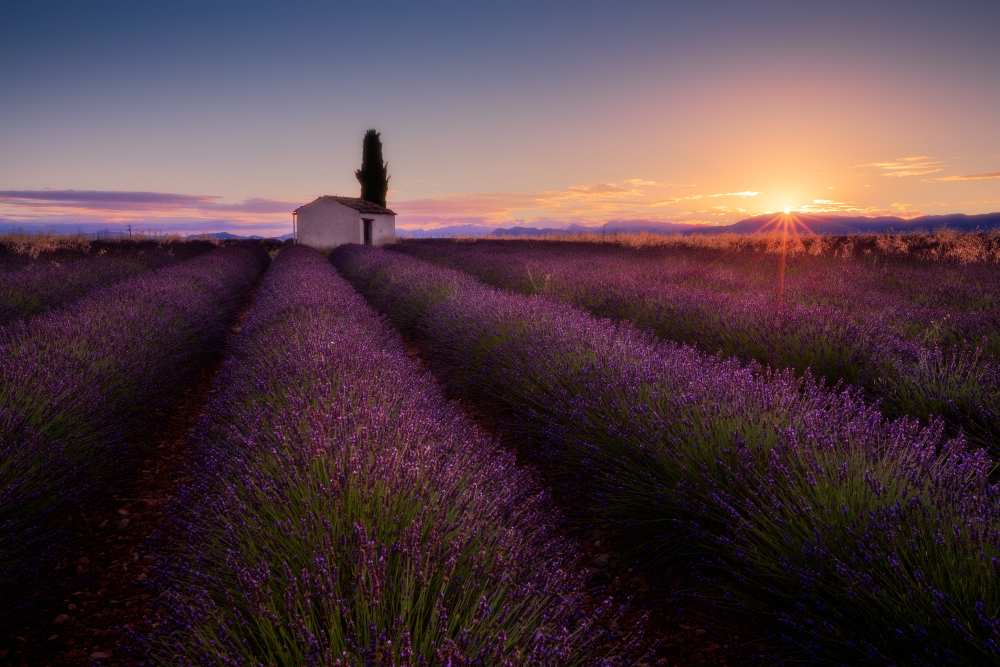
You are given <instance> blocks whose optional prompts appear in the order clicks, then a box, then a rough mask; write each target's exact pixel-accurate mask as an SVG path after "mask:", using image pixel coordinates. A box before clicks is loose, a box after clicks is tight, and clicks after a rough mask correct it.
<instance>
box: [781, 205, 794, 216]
mask: <svg viewBox="0 0 1000 667" xmlns="http://www.w3.org/2000/svg"><path fill="white" fill-rule="evenodd" d="M782 210H784V212H785V215H789V214H790V213H791V212H792V207H791V206H786V207H785V208H784V209H782Z"/></svg>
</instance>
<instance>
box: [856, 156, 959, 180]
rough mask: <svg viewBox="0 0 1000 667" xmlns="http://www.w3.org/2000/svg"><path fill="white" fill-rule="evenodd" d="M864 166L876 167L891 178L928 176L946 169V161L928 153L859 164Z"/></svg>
mask: <svg viewBox="0 0 1000 667" xmlns="http://www.w3.org/2000/svg"><path fill="white" fill-rule="evenodd" d="M857 166H858V167H862V168H874V169H879V170H881V171H882V175H883V176H887V177H889V178H906V177H909V176H926V175H928V174H936V173H938V172H940V171H944V163H943V162H941V161H940V160H935V159H934V158H932V157H929V156H927V155H911V156H908V157H901V158H896V159H895V160H892V161H889V162H867V163H865V164H860V165H857Z"/></svg>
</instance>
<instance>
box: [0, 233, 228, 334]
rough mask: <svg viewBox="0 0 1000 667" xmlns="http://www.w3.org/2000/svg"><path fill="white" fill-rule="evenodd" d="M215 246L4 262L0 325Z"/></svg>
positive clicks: (138, 248)
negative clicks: (10, 263) (14, 262)
mask: <svg viewBox="0 0 1000 667" xmlns="http://www.w3.org/2000/svg"><path fill="white" fill-rule="evenodd" d="M208 248H211V246H209V245H208V244H201V243H190V244H184V243H170V244H162V245H160V244H146V245H139V246H136V247H131V246H129V247H126V248H123V249H121V250H120V251H112V252H108V251H107V249H102V250H100V251H97V252H98V253H101V254H93V255H83V256H71V257H62V256H53V257H48V256H45V257H42V258H38V259H35V260H29V261H27V262H25V263H23V264H15V265H14V266H11V267H5V266H0V325H3V324H5V323H7V322H11V321H13V320H16V319H18V318H21V317H26V316H29V315H36V314H38V313H41V312H44V311H46V310H49V309H51V308H57V307H59V306H61V305H63V304H65V303H68V302H70V301H72V300H73V299H77V298H79V297H81V296H83V295H84V294H86V293H87V292H88V291H90V290H92V289H96V288H98V287H102V286H106V285H110V284H111V283H114V282H117V281H119V280H124V279H126V278H131V277H132V276H135V275H138V274H140V273H142V272H143V271H149V270H152V269H158V268H162V267H164V266H167V265H170V264H174V263H176V262H178V261H182V260H185V259H190V258H192V257H194V256H196V255H198V254H201V253H202V252H205V251H206V250H207V249H208Z"/></svg>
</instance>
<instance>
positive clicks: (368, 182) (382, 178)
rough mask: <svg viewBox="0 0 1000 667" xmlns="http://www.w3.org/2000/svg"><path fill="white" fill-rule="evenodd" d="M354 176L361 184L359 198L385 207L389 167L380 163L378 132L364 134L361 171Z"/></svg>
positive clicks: (380, 153)
mask: <svg viewBox="0 0 1000 667" xmlns="http://www.w3.org/2000/svg"><path fill="white" fill-rule="evenodd" d="M354 175H355V176H356V177H357V179H358V183H360V184H361V198H362V199H364V200H365V201H370V202H372V203H373V204H378V205H379V206H385V196H386V194H387V193H388V192H389V165H388V163H386V162H383V161H382V139H381V137H380V136H379V133H378V130H368V131H367V132H365V143H364V147H363V149H362V152H361V169H358V170H357V171H355V172H354Z"/></svg>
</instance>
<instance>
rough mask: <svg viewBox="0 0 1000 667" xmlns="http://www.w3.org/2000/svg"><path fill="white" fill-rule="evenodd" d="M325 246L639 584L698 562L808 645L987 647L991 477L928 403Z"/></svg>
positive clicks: (884, 660)
mask: <svg viewBox="0 0 1000 667" xmlns="http://www.w3.org/2000/svg"><path fill="white" fill-rule="evenodd" d="M334 262H335V264H336V265H337V266H338V268H340V270H341V271H342V272H343V273H344V274H345V275H346V276H347V277H348V278H349V279H350V280H351V281H352V282H353V283H354V284H355V286H356V287H357V288H358V289H359V290H360V291H361V292H362V293H364V294H365V295H366V296H367V297H368V299H369V300H370V302H371V303H373V304H374V305H376V307H378V308H379V309H380V310H382V311H384V312H386V313H387V314H389V316H390V317H391V318H392V319H393V321H394V322H395V323H396V324H397V325H398V326H400V327H401V328H403V329H404V330H405V331H407V332H408V333H410V334H411V335H413V336H414V337H415V339H416V340H417V341H419V342H420V343H421V345H422V346H423V348H424V350H425V351H426V352H427V354H428V355H429V356H430V358H431V359H432V361H433V363H434V365H435V367H436V368H437V369H438V371H439V372H440V373H441V374H442V376H443V377H445V378H447V381H448V384H449V387H450V388H451V389H452V390H453V391H454V392H456V393H460V394H462V395H464V396H466V397H467V398H469V400H472V401H474V402H475V403H476V404H478V405H479V406H480V407H481V408H484V409H488V410H490V411H491V412H492V414H493V415H495V416H496V418H497V420H498V423H499V424H500V426H501V427H502V429H503V430H504V431H505V432H506V433H507V435H508V436H509V437H510V439H511V440H512V441H515V442H520V443H522V446H523V450H524V452H523V453H524V455H525V456H526V457H528V458H530V459H533V460H535V461H537V462H538V463H539V465H540V469H541V470H543V471H545V473H546V475H547V477H548V479H549V480H550V482H551V483H552V484H553V485H554V487H555V488H556V489H561V490H562V494H561V495H562V496H564V497H566V498H571V499H572V502H567V503H565V506H566V508H567V510H566V511H567V512H569V513H570V515H571V517H572V518H574V519H575V520H576V521H578V522H579V523H580V524H583V525H585V526H588V527H590V526H599V527H602V528H603V529H605V530H607V531H609V533H611V534H612V535H614V536H616V537H617V539H618V543H619V544H620V546H621V548H622V550H623V553H624V554H627V555H628V556H629V557H630V558H631V559H633V560H634V561H635V562H636V563H638V564H639V565H640V566H641V567H643V568H644V569H645V570H646V572H647V573H648V574H649V576H650V577H651V579H652V580H653V581H654V582H656V581H658V579H657V577H658V575H660V574H662V573H663V572H669V573H674V574H676V573H678V572H688V573H691V572H696V573H701V574H702V575H704V576H707V577H708V580H709V581H711V582H713V588H712V590H714V591H717V594H718V595H719V596H720V600H723V601H725V600H735V601H740V604H741V605H742V606H743V607H744V609H746V610H747V611H750V612H754V613H757V614H759V615H760V618H762V619H766V620H767V623H768V624H769V625H770V627H771V628H772V629H773V630H774V634H775V636H776V637H777V638H779V639H782V640H784V642H785V645H786V646H787V647H788V648H789V651H790V652H791V654H792V655H794V656H796V657H798V658H800V659H804V660H808V661H811V662H831V663H837V664H859V663H868V664H923V665H941V664H986V663H1000V620H998V616H1000V587H998V586H997V583H996V582H997V580H998V579H997V575H998V574H1000V522H998V520H997V519H998V516H1000V488H998V487H997V486H995V485H991V483H990V481H989V475H988V473H989V468H990V461H989V459H988V458H987V456H986V455H985V453H984V452H982V451H981V450H978V451H970V450H969V449H967V447H966V445H965V442H964V441H963V439H962V438H961V437H959V438H951V439H949V438H946V437H945V436H944V435H943V427H942V424H941V423H940V421H937V420H931V422H930V424H929V425H927V426H921V425H919V424H918V423H917V422H916V421H914V420H912V419H900V420H897V421H887V420H886V419H885V418H883V417H882V416H881V415H880V413H879V412H878V411H877V410H876V409H875V408H874V407H872V406H871V405H870V404H868V403H866V402H865V401H864V400H862V398H861V396H860V395H859V393H858V392H857V391H856V390H850V389H848V390H836V391H835V390H831V389H829V388H827V387H825V386H823V385H821V384H818V383H817V382H815V381H813V380H812V379H811V378H810V376H809V375H808V374H806V375H805V376H804V377H796V376H795V375H793V374H792V373H790V372H789V371H775V370H767V369H764V368H762V367H759V366H757V365H754V364H750V365H744V364H742V363H740V362H738V361H736V360H735V359H732V358H729V359H721V358H718V357H714V356H708V355H705V354H703V353H700V352H698V351H696V350H694V349H692V348H690V347H684V346H678V345H675V344H670V343H665V342H661V341H657V340H655V339H653V338H652V337H650V336H649V335H647V334H643V333H642V332H640V331H639V330H637V329H635V328H633V327H632V326H630V325H627V324H623V323H615V322H613V321H610V320H601V319H596V318H594V317H591V316H589V315H586V314H584V313H582V312H580V311H578V310H576V309H574V308H572V307H569V306H567V305H563V304H560V303H556V302H553V301H550V300H548V299H543V298H539V297H525V296H519V295H514V294H510V293H504V292H500V291H497V290H494V289H490V288H487V287H485V286H483V285H481V284H479V283H476V282H475V281H474V280H473V279H471V278H470V277H468V276H467V275H463V274H461V273H458V272H455V271H453V270H449V269H445V268H440V267H436V266H433V265H430V264H428V263H425V262H421V261H418V260H415V259H413V258H409V257H406V256H404V255H401V254H399V253H393V252H387V251H384V250H371V249H364V248H360V247H346V248H341V249H338V250H337V251H335V253H334Z"/></svg>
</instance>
